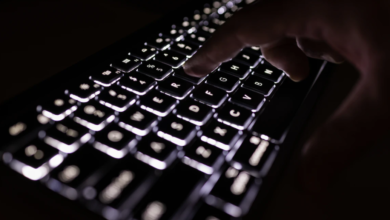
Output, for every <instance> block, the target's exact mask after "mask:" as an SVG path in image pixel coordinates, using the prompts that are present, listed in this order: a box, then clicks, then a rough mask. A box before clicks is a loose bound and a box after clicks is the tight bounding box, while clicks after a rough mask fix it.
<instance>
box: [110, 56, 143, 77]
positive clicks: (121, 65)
mask: <svg viewBox="0 0 390 220" xmlns="http://www.w3.org/2000/svg"><path fill="white" fill-rule="evenodd" d="M140 64H141V60H140V59H139V58H136V57H132V56H127V57H123V58H121V59H117V60H114V61H113V62H112V63H111V65H110V66H111V67H113V68H115V69H117V70H120V71H123V72H125V73H128V72H130V71H132V70H133V69H135V68H136V67H137V66H139V65H140Z"/></svg>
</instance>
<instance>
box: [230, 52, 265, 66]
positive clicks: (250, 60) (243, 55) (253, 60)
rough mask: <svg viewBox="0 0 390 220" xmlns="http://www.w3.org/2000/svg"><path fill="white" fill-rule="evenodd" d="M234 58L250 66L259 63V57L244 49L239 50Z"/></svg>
mask: <svg viewBox="0 0 390 220" xmlns="http://www.w3.org/2000/svg"><path fill="white" fill-rule="evenodd" d="M234 60H235V61H237V62H240V63H243V64H245V65H248V66H250V67H255V66H256V65H257V64H258V63H259V61H260V57H259V56H258V55H254V54H252V53H247V52H246V51H241V52H240V53H238V54H237V56H236V57H234Z"/></svg>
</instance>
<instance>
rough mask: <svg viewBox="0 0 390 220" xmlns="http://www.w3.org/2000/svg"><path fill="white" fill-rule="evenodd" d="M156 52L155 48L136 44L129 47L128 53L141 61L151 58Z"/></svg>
mask: <svg viewBox="0 0 390 220" xmlns="http://www.w3.org/2000/svg"><path fill="white" fill-rule="evenodd" d="M156 53H157V49H156V48H154V47H149V46H145V45H144V46H138V47H133V48H131V49H130V53H129V55H132V56H135V57H137V58H139V59H141V60H143V61H146V60H149V59H151V58H153V57H154V56H155V55H156Z"/></svg>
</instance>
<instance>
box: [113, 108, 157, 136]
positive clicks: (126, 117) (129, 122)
mask: <svg viewBox="0 0 390 220" xmlns="http://www.w3.org/2000/svg"><path fill="white" fill-rule="evenodd" d="M156 124H157V116H155V115H154V114H152V113H149V112H147V111H145V110H142V109H140V108H139V107H137V106H133V107H130V108H129V109H127V111H125V112H124V113H123V114H121V115H120V117H119V126H121V127H122V128H125V129H127V130H129V131H131V132H133V133H135V134H137V135H140V136H144V135H146V134H148V133H149V131H150V130H151V129H152V128H153V127H154V126H155V125H156Z"/></svg>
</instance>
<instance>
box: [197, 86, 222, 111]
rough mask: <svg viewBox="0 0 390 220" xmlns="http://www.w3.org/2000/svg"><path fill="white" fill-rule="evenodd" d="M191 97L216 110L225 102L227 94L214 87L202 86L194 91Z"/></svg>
mask: <svg viewBox="0 0 390 220" xmlns="http://www.w3.org/2000/svg"><path fill="white" fill-rule="evenodd" d="M192 97H193V98H194V99H196V100H198V101H200V102H203V103H205V104H207V105H210V106H211V107H213V108H218V107H219V106H221V104H222V103H223V102H224V101H225V100H226V97H227V94H226V92H225V91H223V90H221V89H218V88H215V87H214V86H210V85H207V84H203V85H201V86H198V87H197V88H196V89H195V90H194V92H193V94H192Z"/></svg>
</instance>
